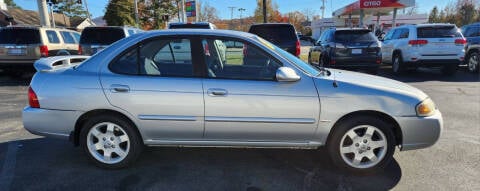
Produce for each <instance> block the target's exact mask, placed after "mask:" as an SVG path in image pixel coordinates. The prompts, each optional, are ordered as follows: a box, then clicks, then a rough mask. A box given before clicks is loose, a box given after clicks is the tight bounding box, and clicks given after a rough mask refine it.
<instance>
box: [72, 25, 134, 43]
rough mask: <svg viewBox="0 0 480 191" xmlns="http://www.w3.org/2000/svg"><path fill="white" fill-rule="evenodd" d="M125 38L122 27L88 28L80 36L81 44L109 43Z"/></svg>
mask: <svg viewBox="0 0 480 191" xmlns="http://www.w3.org/2000/svg"><path fill="white" fill-rule="evenodd" d="M122 38H125V33H124V32H123V29H121V28H86V29H85V30H83V32H82V35H81V37H80V43H81V44H101V45H109V44H112V43H114V42H116V41H117V40H120V39H122Z"/></svg>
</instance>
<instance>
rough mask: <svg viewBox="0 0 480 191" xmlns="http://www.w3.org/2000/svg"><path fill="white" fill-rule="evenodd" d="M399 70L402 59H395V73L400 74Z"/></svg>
mask: <svg viewBox="0 0 480 191" xmlns="http://www.w3.org/2000/svg"><path fill="white" fill-rule="evenodd" d="M398 68H400V59H399V58H398V57H395V58H394V59H393V71H394V72H398Z"/></svg>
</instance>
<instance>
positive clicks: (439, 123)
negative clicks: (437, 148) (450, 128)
mask: <svg viewBox="0 0 480 191" xmlns="http://www.w3.org/2000/svg"><path fill="white" fill-rule="evenodd" d="M395 119H396V121H397V122H398V124H399V126H400V128H401V130H402V145H401V150H402V151H406V150H414V149H421V148H426V147H430V146H432V145H434V144H435V143H436V142H437V141H438V139H439V138H440V135H441V133H442V129H443V118H442V113H440V111H438V110H437V112H436V113H435V115H433V116H430V117H396V118H395Z"/></svg>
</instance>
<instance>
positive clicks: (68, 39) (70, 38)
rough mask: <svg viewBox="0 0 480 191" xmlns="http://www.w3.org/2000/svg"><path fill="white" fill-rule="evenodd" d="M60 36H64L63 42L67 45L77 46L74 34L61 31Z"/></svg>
mask: <svg viewBox="0 0 480 191" xmlns="http://www.w3.org/2000/svg"><path fill="white" fill-rule="evenodd" d="M60 34H61V35H62V38H63V42H65V43H67V44H75V38H74V37H73V36H72V33H70V32H67V31H60Z"/></svg>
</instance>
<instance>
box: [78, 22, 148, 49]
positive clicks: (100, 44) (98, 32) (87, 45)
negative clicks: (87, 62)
mask: <svg viewBox="0 0 480 191" xmlns="http://www.w3.org/2000/svg"><path fill="white" fill-rule="evenodd" d="M139 32H142V30H140V29H138V28H134V27H127V26H106V27H87V28H85V29H84V30H83V31H82V35H81V36H80V45H79V46H78V53H79V54H82V55H93V54H95V53H97V52H99V51H101V50H103V49H104V48H106V47H108V46H110V44H112V43H114V42H116V41H118V40H120V39H122V38H126V37H128V36H130V35H133V34H136V33H139Z"/></svg>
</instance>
